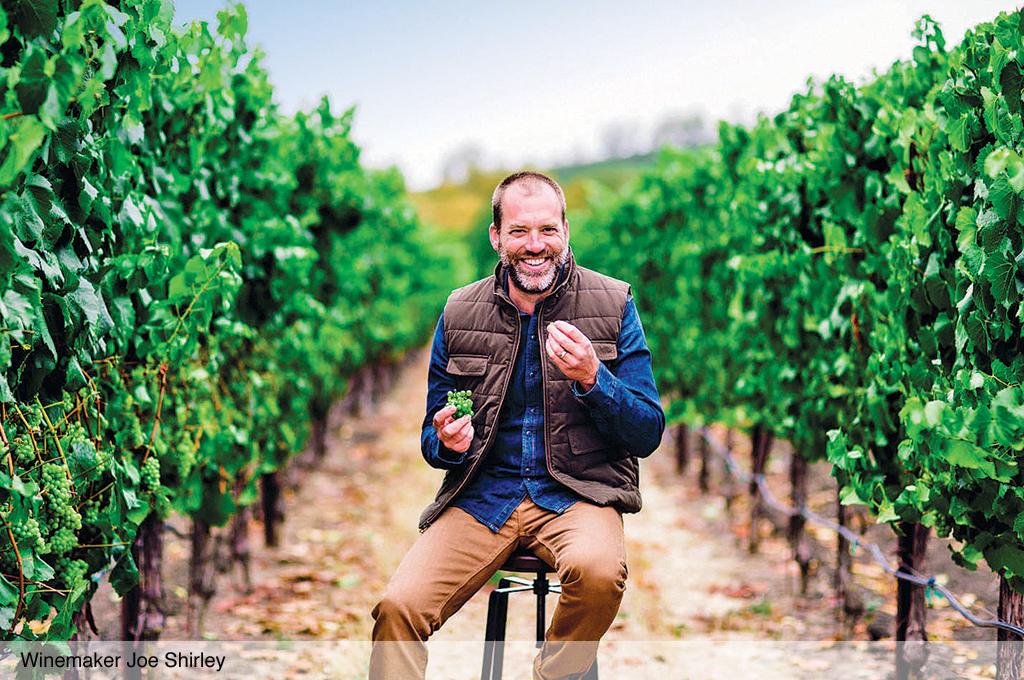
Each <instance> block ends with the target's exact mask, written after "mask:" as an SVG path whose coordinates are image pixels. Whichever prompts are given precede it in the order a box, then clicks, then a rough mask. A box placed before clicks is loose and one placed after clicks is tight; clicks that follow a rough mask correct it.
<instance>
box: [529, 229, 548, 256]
mask: <svg viewBox="0 0 1024 680" xmlns="http://www.w3.org/2000/svg"><path fill="white" fill-rule="evenodd" d="M526 247H527V249H528V250H529V251H530V252H533V253H536V252H538V251H541V250H544V241H543V240H541V237H540V232H539V231H534V232H531V233H530V241H529V242H528V243H527V244H526Z"/></svg>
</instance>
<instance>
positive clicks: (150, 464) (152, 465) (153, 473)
mask: <svg viewBox="0 0 1024 680" xmlns="http://www.w3.org/2000/svg"><path fill="white" fill-rule="evenodd" d="M142 488H144V489H146V490H147V491H156V490H157V489H158V488H160V459H159V458H157V457H156V456H153V455H151V456H150V457H149V458H147V459H146V462H145V463H143V464H142Z"/></svg>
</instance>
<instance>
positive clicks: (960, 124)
mask: <svg viewBox="0 0 1024 680" xmlns="http://www.w3.org/2000/svg"><path fill="white" fill-rule="evenodd" d="M970 124H971V122H970V117H969V116H968V115H967V114H964V115H962V116H960V117H958V118H955V119H953V120H951V121H949V122H948V123H947V124H946V134H947V135H949V143H950V144H952V145H953V148H954V149H956V150H957V151H967V150H968V149H970V148H971V144H970V141H969V139H968V131H969V130H970Z"/></svg>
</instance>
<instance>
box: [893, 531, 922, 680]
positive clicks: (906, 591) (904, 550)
mask: <svg viewBox="0 0 1024 680" xmlns="http://www.w3.org/2000/svg"><path fill="white" fill-rule="evenodd" d="M897 529H898V531H899V536H898V544H897V549H896V550H897V559H898V560H899V568H900V571H902V572H906V573H908V574H923V573H925V568H926V566H927V561H928V534H929V529H928V527H926V526H924V525H923V524H918V523H913V522H901V523H900V524H899V525H898V526H897ZM924 596H925V587H924V586H919V585H917V584H915V583H911V582H910V581H906V580H904V579H898V580H897V581H896V680H910V678H915V677H920V676H921V673H922V671H923V669H924V664H925V662H926V661H927V660H928V648H927V646H926V645H925V643H926V642H927V641H928V633H927V631H926V630H925V598H924Z"/></svg>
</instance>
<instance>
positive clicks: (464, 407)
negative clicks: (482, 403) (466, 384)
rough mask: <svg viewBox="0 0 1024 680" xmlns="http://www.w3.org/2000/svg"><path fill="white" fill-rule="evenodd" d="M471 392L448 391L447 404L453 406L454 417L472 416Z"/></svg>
mask: <svg viewBox="0 0 1024 680" xmlns="http://www.w3.org/2000/svg"><path fill="white" fill-rule="evenodd" d="M472 396H473V393H472V392H470V391H469V390H462V391H461V392H448V406H454V407H455V413H454V415H453V417H454V418H461V417H462V416H470V417H472V416H473V399H472Z"/></svg>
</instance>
